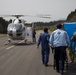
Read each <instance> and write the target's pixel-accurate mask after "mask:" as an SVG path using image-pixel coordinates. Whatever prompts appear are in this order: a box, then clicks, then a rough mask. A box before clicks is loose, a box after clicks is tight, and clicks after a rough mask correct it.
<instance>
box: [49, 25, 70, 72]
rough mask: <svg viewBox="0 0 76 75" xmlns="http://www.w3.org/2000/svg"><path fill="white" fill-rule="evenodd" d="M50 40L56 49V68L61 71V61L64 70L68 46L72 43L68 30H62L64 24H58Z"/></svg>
mask: <svg viewBox="0 0 76 75" xmlns="http://www.w3.org/2000/svg"><path fill="white" fill-rule="evenodd" d="M49 42H50V44H51V46H52V47H53V48H54V50H55V54H54V56H55V61H56V70H57V72H59V69H60V68H59V61H61V65H60V66H61V71H62V72H63V70H64V61H65V56H66V47H67V46H69V45H70V40H69V37H68V34H67V32H66V31H64V30H62V24H58V25H57V29H56V30H55V31H53V32H52V34H51V36H50V39H49Z"/></svg>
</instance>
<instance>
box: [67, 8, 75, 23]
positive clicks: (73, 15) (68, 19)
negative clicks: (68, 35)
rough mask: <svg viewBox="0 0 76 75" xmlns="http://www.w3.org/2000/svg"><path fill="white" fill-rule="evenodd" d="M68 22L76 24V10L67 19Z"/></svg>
mask: <svg viewBox="0 0 76 75" xmlns="http://www.w3.org/2000/svg"><path fill="white" fill-rule="evenodd" d="M66 21H68V22H76V9H75V11H72V12H71V13H70V14H69V15H68V17H67V20H66Z"/></svg>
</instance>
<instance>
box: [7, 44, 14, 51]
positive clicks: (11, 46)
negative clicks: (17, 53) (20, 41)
mask: <svg viewBox="0 0 76 75" xmlns="http://www.w3.org/2000/svg"><path fill="white" fill-rule="evenodd" d="M13 47H14V45H13V46H10V47H8V48H6V50H8V49H11V48H13Z"/></svg>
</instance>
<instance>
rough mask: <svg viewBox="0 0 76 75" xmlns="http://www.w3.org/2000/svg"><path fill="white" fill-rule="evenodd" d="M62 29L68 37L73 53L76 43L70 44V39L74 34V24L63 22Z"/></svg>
mask: <svg viewBox="0 0 76 75" xmlns="http://www.w3.org/2000/svg"><path fill="white" fill-rule="evenodd" d="M64 29H65V31H66V32H67V33H68V35H69V38H70V42H71V45H72V52H75V46H76V45H75V44H76V42H72V41H71V38H72V35H73V34H74V33H75V32H76V22H71V23H67V22H65V23H64Z"/></svg>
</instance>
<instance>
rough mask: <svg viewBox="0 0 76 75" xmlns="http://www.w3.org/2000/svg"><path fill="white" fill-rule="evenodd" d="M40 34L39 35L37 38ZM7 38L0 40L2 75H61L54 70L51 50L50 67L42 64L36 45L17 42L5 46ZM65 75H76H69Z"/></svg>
mask: <svg viewBox="0 0 76 75" xmlns="http://www.w3.org/2000/svg"><path fill="white" fill-rule="evenodd" d="M39 33H40V32H38V33H37V36H36V37H37V38H38V35H39ZM6 40H7V37H1V38H0V75H60V74H59V73H57V72H56V71H55V70H54V69H53V54H52V53H51V50H50V58H49V63H48V64H49V66H48V67H45V66H44V65H43V64H42V62H41V52H40V51H41V50H40V48H39V49H37V48H36V44H35V43H31V44H25V43H24V42H23V43H19V44H18V42H19V41H15V42H13V43H12V44H10V45H4V43H5V41H6ZM64 75H76V73H75V74H68V73H67V72H66V73H65V74H64Z"/></svg>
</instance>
